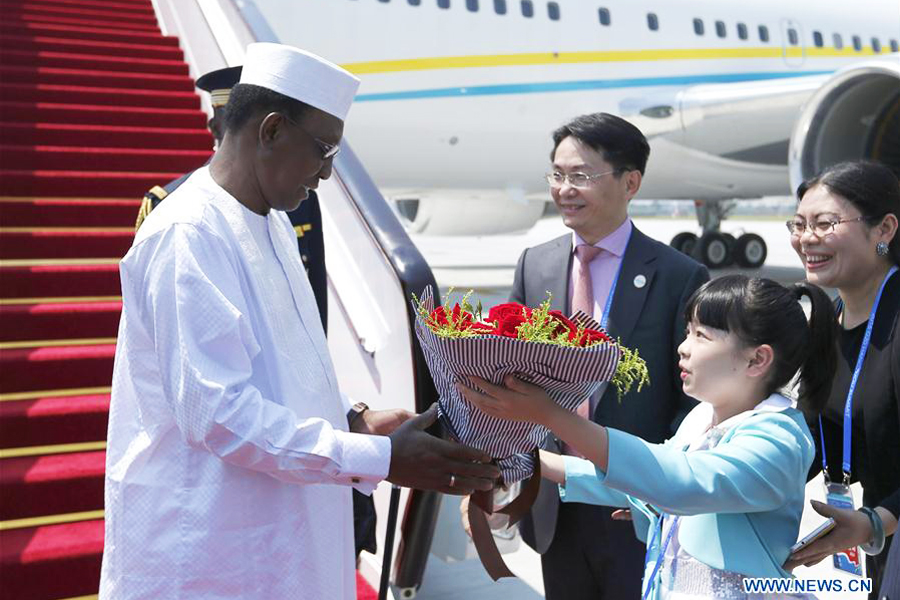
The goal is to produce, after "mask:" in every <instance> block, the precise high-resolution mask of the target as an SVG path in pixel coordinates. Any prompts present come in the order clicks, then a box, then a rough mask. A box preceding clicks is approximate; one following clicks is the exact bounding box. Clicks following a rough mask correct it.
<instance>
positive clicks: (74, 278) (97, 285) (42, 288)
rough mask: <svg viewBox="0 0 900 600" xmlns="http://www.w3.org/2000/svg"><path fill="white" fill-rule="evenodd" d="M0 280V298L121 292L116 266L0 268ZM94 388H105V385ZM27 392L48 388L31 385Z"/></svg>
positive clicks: (98, 294) (85, 265) (113, 293)
mask: <svg viewBox="0 0 900 600" xmlns="http://www.w3.org/2000/svg"><path fill="white" fill-rule="evenodd" d="M0 281H3V285H2V286H0V297H2V298H53V297H66V298H68V297H75V296H88V297H91V296H118V295H120V294H121V293H122V288H121V285H120V284H119V265H118V264H80V265H79V264H74V265H69V264H64V265H40V266H24V267H22V266H5V265H0ZM98 385H109V382H106V383H101V384H98ZM68 387H82V386H68ZM29 389H30V390H37V389H48V388H46V387H34V386H32V387H29ZM0 391H3V392H11V391H14V390H0Z"/></svg>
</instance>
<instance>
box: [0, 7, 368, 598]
mask: <svg viewBox="0 0 900 600" xmlns="http://www.w3.org/2000/svg"><path fill="white" fill-rule="evenodd" d="M206 120H207V115H206V114H205V113H204V112H203V111H202V110H201V109H200V99H199V96H198V95H197V93H196V92H195V90H194V82H193V81H192V79H191V78H190V76H189V69H188V65H187V64H186V63H185V62H184V56H183V54H182V51H181V49H180V48H179V42H178V39H177V38H175V37H171V36H163V35H162V34H161V33H160V30H159V26H158V24H157V19H156V15H155V13H154V10H153V7H152V4H151V2H150V0H109V1H106V0H0V282H2V284H0V373H2V374H3V375H2V379H0V429H2V436H0V580H2V589H0V597H2V598H11V599H12V598H15V599H19V598H22V599H28V600H62V599H74V598H78V599H79V600H86V599H87V598H92V597H94V595H96V594H97V588H98V582H99V576H100V558H101V555H102V552H103V471H104V458H105V448H106V443H105V438H106V423H107V415H108V412H109V392H110V380H111V376H112V367H113V356H114V354H115V337H116V332H117V329H118V322H119V314H120V312H121V309H122V303H121V298H120V294H121V292H120V289H119V275H118V260H119V259H120V258H121V257H122V256H123V255H124V254H125V252H127V250H128V248H129V246H130V244H131V240H132V238H133V235H134V234H133V228H134V222H135V218H136V216H137V211H138V208H139V206H140V198H141V197H142V196H143V194H144V192H145V191H146V190H148V189H149V188H150V187H152V186H154V185H164V184H165V183H167V182H169V181H170V180H172V179H174V178H176V177H178V176H180V175H181V174H183V173H185V172H188V171H190V170H192V169H195V168H197V167H199V166H200V165H202V164H203V163H204V162H206V160H207V159H208V158H209V154H210V148H211V147H212V138H211V136H210V135H209V132H207V130H206ZM357 579H358V582H359V594H358V597H359V598H360V599H366V600H374V599H375V598H376V597H377V594H376V593H375V592H374V590H372V589H371V588H370V587H369V586H368V585H367V584H366V583H365V581H364V580H362V579H361V578H360V577H359V576H357Z"/></svg>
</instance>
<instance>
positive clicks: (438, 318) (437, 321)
mask: <svg viewBox="0 0 900 600" xmlns="http://www.w3.org/2000/svg"><path fill="white" fill-rule="evenodd" d="M428 322H429V323H430V324H433V325H447V324H448V322H447V314H446V313H445V312H444V307H443V306H438V307H437V308H436V309H434V310H433V311H431V315H429V317H428Z"/></svg>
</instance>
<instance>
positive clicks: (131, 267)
mask: <svg viewBox="0 0 900 600" xmlns="http://www.w3.org/2000/svg"><path fill="white" fill-rule="evenodd" d="M120 273H121V280H122V302H123V310H122V320H121V323H120V326H119V338H118V346H117V348H116V358H115V370H114V375H113V387H112V402H111V406H110V418H109V436H108V446H107V458H106V533H105V544H106V545H105V551H104V556H103V570H102V575H101V589H100V598H101V599H104V600H112V599H115V600H132V599H137V598H146V599H151V598H152V599H154V600H156V599H159V598H167V599H172V600H175V599H182V598H191V599H203V600H206V599H209V600H213V599H224V598H229V599H233V598H241V599H243V600H246V599H256V598H258V599H265V600H276V599H288V598H290V599H306V598H309V599H317V600H318V599H323V598H328V599H347V600H350V599H355V575H354V555H353V554H354V551H353V531H352V523H353V517H352V506H351V493H350V486H354V487H356V488H357V489H359V490H360V491H363V492H366V493H369V492H371V491H372V490H373V489H374V487H375V485H376V484H377V483H378V481H380V480H381V479H383V478H384V477H385V476H386V475H387V473H388V467H389V464H390V440H389V439H388V438H387V437H380V436H365V435H358V434H352V433H349V432H348V431H347V422H346V416H345V414H346V409H347V402H346V400H345V399H343V398H342V397H341V395H340V392H339V390H338V385H337V381H336V379H335V374H334V370H333V368H332V364H331V359H330V357H329V355H328V349H327V346H326V341H325V335H324V332H323V330H322V326H321V322H320V320H319V314H318V311H317V309H316V303H315V299H314V297H313V293H312V289H311V288H310V286H309V282H308V281H307V278H306V274H305V272H304V269H303V267H302V265H301V263H300V259H299V254H298V252H297V241H296V236H295V234H294V232H293V229H292V228H291V226H290V222H289V220H288V218H287V216H286V215H285V214H284V213H281V212H277V211H271V212H270V213H269V214H268V215H267V216H262V215H258V214H256V213H253V212H252V211H250V210H248V209H247V208H245V207H244V206H243V205H241V204H240V203H239V202H238V201H237V200H236V199H235V198H233V197H232V196H231V195H229V194H228V193H227V192H226V191H225V190H223V189H222V188H221V187H220V186H218V185H217V184H216V183H215V182H214V181H213V179H212V177H211V176H210V174H209V170H208V168H206V167H204V168H202V169H200V170H198V171H197V172H196V173H194V175H192V176H191V177H190V178H189V179H188V180H187V181H186V182H185V183H184V184H183V185H182V186H181V187H179V188H178V190H177V191H176V192H174V193H173V194H172V195H171V196H170V197H169V198H167V199H166V202H164V203H163V204H162V205H161V206H160V207H159V208H157V209H156V210H155V211H153V213H151V215H150V216H149V217H148V219H147V220H146V221H145V222H144V224H143V226H142V227H141V229H140V231H139V233H138V234H137V237H136V238H135V241H134V244H133V246H132V248H131V250H130V251H129V252H128V254H127V255H126V256H125V258H124V259H123V260H122V262H121V266H120Z"/></svg>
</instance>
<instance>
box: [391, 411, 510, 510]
mask: <svg viewBox="0 0 900 600" xmlns="http://www.w3.org/2000/svg"><path fill="white" fill-rule="evenodd" d="M435 420H437V405H436V404H433V405H432V406H431V408H429V409H428V410H426V411H425V412H424V413H422V414H421V415H418V416H417V417H414V418H412V419H410V420H408V421H406V422H405V423H403V424H402V425H400V426H399V427H397V429H396V430H395V431H394V432H393V433H391V434H390V438H391V466H390V470H389V471H388V476H387V480H388V481H390V482H391V483H395V484H397V485H400V486H403V487H410V488H416V489H420V490H434V491H438V492H443V493H445V494H456V495H463V496H465V495H468V494H471V493H472V492H473V491H475V490H490V489H493V488H494V485H495V484H496V483H497V478H498V477H500V469H499V468H497V466H496V465H492V464H490V462H491V457H490V456H489V455H487V454H485V453H484V452H482V451H481V450H476V449H474V448H470V447H468V446H463V445H461V444H457V443H454V442H449V441H447V440H442V439H439V438H436V437H434V436H433V435H430V434H428V433H426V432H425V429H427V428H428V427H430V426H431V424H432V423H434V422H435Z"/></svg>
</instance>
